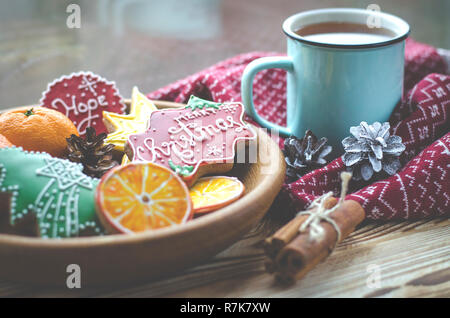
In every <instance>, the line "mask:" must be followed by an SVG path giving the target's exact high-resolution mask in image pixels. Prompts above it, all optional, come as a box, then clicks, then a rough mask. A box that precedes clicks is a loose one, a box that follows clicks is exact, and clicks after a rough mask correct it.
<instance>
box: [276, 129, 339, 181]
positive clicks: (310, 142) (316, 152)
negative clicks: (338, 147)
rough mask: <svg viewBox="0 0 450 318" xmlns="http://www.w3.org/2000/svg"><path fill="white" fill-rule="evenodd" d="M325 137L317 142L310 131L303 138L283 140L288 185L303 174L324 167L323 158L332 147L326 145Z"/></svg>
mask: <svg viewBox="0 0 450 318" xmlns="http://www.w3.org/2000/svg"><path fill="white" fill-rule="evenodd" d="M327 141H328V139H327V138H325V137H322V138H320V140H317V137H316V136H315V135H314V134H313V133H312V132H311V131H310V130H307V131H306V132H305V137H303V138H301V139H298V138H297V137H295V136H291V137H289V138H286V139H285V140H284V150H283V153H284V156H285V159H284V160H285V161H286V165H287V166H286V176H287V181H286V182H288V183H290V182H293V181H296V180H298V179H299V178H301V177H302V176H303V175H304V174H306V173H307V172H309V171H312V170H314V169H317V168H320V167H322V166H324V165H325V164H326V163H327V161H326V160H325V157H326V156H327V155H328V154H329V153H330V152H331V150H332V147H331V146H329V145H327V144H326V143H327Z"/></svg>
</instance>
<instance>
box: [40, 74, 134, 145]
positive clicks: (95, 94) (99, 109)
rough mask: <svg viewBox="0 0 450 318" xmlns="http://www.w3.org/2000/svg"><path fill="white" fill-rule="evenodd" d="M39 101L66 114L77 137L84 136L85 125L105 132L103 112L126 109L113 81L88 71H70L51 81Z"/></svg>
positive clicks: (117, 111)
mask: <svg viewBox="0 0 450 318" xmlns="http://www.w3.org/2000/svg"><path fill="white" fill-rule="evenodd" d="M40 102H41V105H42V106H44V107H48V108H51V109H56V110H58V111H60V112H61V113H63V114H65V115H66V116H67V117H69V118H70V120H72V122H73V123H74V124H75V126H76V127H77V129H78V132H79V133H80V136H84V134H85V133H86V128H87V127H94V128H95V130H96V131H97V133H99V134H100V133H103V132H107V131H106V127H105V125H104V124H103V120H102V119H103V111H110V112H115V113H119V114H124V113H125V110H126V106H125V104H123V103H122V97H121V96H120V95H119V91H118V90H117V88H116V86H115V83H114V82H109V81H107V80H106V79H104V78H102V77H100V76H99V75H96V74H93V73H91V72H78V73H72V74H70V75H69V76H62V77H60V78H59V79H56V80H54V81H53V82H52V83H50V84H49V85H48V87H47V90H46V91H45V92H44V93H43V96H42V98H41V101H40Z"/></svg>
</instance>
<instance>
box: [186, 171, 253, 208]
mask: <svg viewBox="0 0 450 318" xmlns="http://www.w3.org/2000/svg"><path fill="white" fill-rule="evenodd" d="M244 189H245V187H244V184H243V183H242V182H241V181H239V180H238V179H237V178H233V177H205V178H200V179H198V180H197V182H196V183H195V184H194V186H193V187H192V188H191V189H190V190H189V194H190V196H191V200H192V204H193V205H194V213H206V212H211V211H214V210H217V209H219V208H221V207H224V206H226V205H228V204H230V203H231V202H233V201H236V200H237V199H239V198H240V197H241V196H242V194H243V193H244Z"/></svg>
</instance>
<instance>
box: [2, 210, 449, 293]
mask: <svg viewBox="0 0 450 318" xmlns="http://www.w3.org/2000/svg"><path fill="white" fill-rule="evenodd" d="M266 228H267V221H266V222H265V224H262V223H261V224H259V225H258V226H256V227H255V228H254V229H253V230H252V231H251V232H249V233H248V234H247V235H246V236H245V237H243V238H242V240H240V241H239V242H237V243H236V244H234V245H233V246H231V247H230V248H228V249H227V250H226V251H224V252H222V253H221V254H219V255H217V256H216V257H214V258H213V259H211V260H210V261H208V262H206V263H205V264H203V265H201V266H197V267H195V268H192V269H189V270H187V271H185V272H182V273H179V274H177V275H173V276H171V277H170V278H165V279H161V280H156V281H151V282H145V283H142V284H138V285H133V286H124V287H114V288H111V287H109V288H101V289H84V288H81V289H79V290H69V289H52V288H42V287H36V286H30V285H23V284H16V283H8V282H3V283H0V297H56V296H58V297H80V296H81V297H450V266H449V265H450V244H449V242H450V220H448V219H447V220H445V219H432V220H422V221H415V222H390V223H387V224H377V223H374V222H365V223H364V224H363V225H361V226H360V227H359V228H358V229H357V230H356V231H355V232H354V233H353V234H352V235H350V236H349V237H348V238H347V239H346V240H345V241H343V242H342V243H341V244H339V245H338V247H337V248H336V250H335V251H334V252H333V254H331V256H330V257H329V258H328V259H327V260H326V261H325V262H323V263H321V264H320V265H319V266H317V267H316V268H315V269H313V270H312V271H311V272H310V273H309V274H308V275H307V276H306V277H305V278H304V279H302V280H300V281H298V282H297V283H296V284H294V285H292V286H281V285H278V284H277V283H276V282H275V281H274V280H273V277H272V276H271V275H270V274H267V273H265V271H264V260H265V256H264V255H263V253H262V249H261V243H262V239H263V238H264V237H265V236H266V235H267V232H266ZM372 264H373V265H378V266H379V267H380V285H379V288H376V287H375V288H369V287H368V285H367V280H368V278H369V275H370V274H371V273H370V272H368V271H367V270H368V266H369V265H372Z"/></svg>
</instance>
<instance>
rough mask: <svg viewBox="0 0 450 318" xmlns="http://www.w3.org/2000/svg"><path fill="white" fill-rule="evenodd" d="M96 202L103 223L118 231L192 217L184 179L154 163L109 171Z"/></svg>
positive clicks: (144, 228)
mask: <svg viewBox="0 0 450 318" xmlns="http://www.w3.org/2000/svg"><path fill="white" fill-rule="evenodd" d="M96 204H97V212H98V215H99V217H100V220H101V221H102V223H103V225H104V226H105V228H106V229H107V230H108V231H110V232H115V233H137V232H143V231H147V230H154V229H158V228H163V227H167V226H171V225H176V224H182V223H185V222H186V221H188V220H189V219H191V218H192V203H191V200H190V197H189V190H188V188H187V187H186V185H185V184H184V182H183V181H182V180H181V179H180V178H179V177H178V176H177V175H176V174H175V173H174V172H173V171H171V170H169V169H167V168H165V167H163V166H160V165H157V164H153V163H150V162H140V163H130V164H128V165H126V166H120V167H117V168H115V169H113V170H111V171H110V172H108V173H107V174H106V175H105V176H103V178H102V179H101V180H100V184H99V186H98V188H97V191H96Z"/></svg>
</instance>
